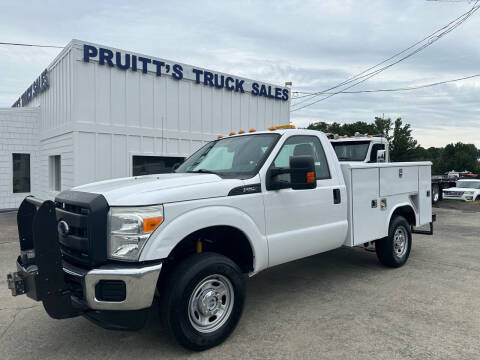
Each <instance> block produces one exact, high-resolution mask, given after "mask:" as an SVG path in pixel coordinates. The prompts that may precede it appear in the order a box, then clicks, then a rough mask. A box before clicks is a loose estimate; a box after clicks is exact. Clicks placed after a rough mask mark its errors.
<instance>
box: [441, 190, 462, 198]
mask: <svg viewBox="0 0 480 360" xmlns="http://www.w3.org/2000/svg"><path fill="white" fill-rule="evenodd" d="M445 195H447V196H459V197H461V196H462V195H463V191H445Z"/></svg>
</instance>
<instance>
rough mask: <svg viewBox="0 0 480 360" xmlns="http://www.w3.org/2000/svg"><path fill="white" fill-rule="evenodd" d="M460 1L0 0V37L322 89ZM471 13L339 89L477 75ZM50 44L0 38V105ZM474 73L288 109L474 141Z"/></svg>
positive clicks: (430, 27)
mask: <svg viewBox="0 0 480 360" xmlns="http://www.w3.org/2000/svg"><path fill="white" fill-rule="evenodd" d="M472 5H473V4H472V3H471V2H469V1H465V2H455V1H453V2H448V1H447V2H438V1H426V0H402V1H392V0H383V1H380V0H365V1H363V0H351V1H346V0H345V1H343V0H323V1H306V0H299V1H288V2H287V1H285V2H283V1H275V2H273V1H258V0H257V1H245V0H242V1H168V2H167V1H153V0H152V1H136V2H133V1H121V0H115V1H108V0H104V1H101V2H99V1H95V2H93V1H92V2H87V1H78V2H67V1H42V2H39V1H32V2H29V1H9V2H3V4H2V11H1V13H0V42H24V43H37V44H47V45H59V46H64V45H66V44H67V43H68V42H69V41H70V40H71V39H73V38H75V39H80V40H85V41H90V42H94V43H99V44H104V45H108V46H113V47H117V48H121V49H125V50H130V51H136V52H140V53H144V54H148V55H152V56H157V57H161V58H165V59H169V60H172V61H178V62H183V63H188V64H192V65H197V66H202V67H206V68H211V69H214V70H218V71H223V72H227V73H232V74H235V75H239V76H244V77H248V78H253V79H256V80H261V81H265V82H272V83H275V84H283V83H284V82H285V81H292V82H293V91H315V90H323V89H325V88H328V87H330V86H333V85H336V84H337V83H339V82H341V81H343V80H345V79H347V78H348V77H350V76H352V75H354V74H356V73H358V72H360V71H362V70H364V69H366V68H368V67H369V66H372V65H375V64H376V63H378V62H380V61H382V60H384V59H386V58H388V57H389V56H391V55H393V54H395V53H396V52H398V51H400V50H403V49H404V48H406V47H408V46H410V45H411V44H413V43H414V42H416V41H418V40H420V39H422V38H423V37H424V36H426V35H427V34H430V33H432V32H433V31H435V30H437V29H438V28H440V27H442V26H444V25H446V24H447V23H448V22H450V21H451V20H453V19H454V18H456V17H457V16H459V15H460V14H462V13H464V12H465V11H467V10H468V9H469V8H471V7H472ZM479 35H480V11H478V12H477V13H476V14H475V15H474V16H473V17H472V18H470V19H469V20H468V21H467V22H466V23H464V24H463V25H461V26H460V27H459V28H457V29H456V30H454V31H453V32H452V33H450V34H448V35H447V36H446V37H443V38H442V39H440V40H439V41H438V42H436V43H435V44H433V45H432V46H430V47H428V48H427V49H425V50H424V51H422V52H420V53H419V54H417V55H415V56H413V57H411V58H410V59H408V60H406V61H404V62H402V63H400V64H398V65H396V66H394V67H392V68H391V69H389V70H387V71H385V72H382V73H381V74H379V75H377V76H376V77H374V78H372V79H370V80H368V81H366V82H365V83H363V84H361V85H358V86H357V87H355V88H353V89H351V90H362V89H378V88H398V87H405V86H412V85H421V84H425V83H430V82H437V81H443V80H448V79H453V78H459V77H463V76H470V75H474V74H479V73H480V66H479V64H480V46H479V41H478V39H479ZM59 52H60V50H59V49H39V48H21V47H7V46H2V45H0V107H2V106H5V107H7V106H11V105H12V103H13V102H14V101H15V100H16V99H17V98H18V96H19V95H20V94H21V93H22V92H23V91H24V90H25V89H26V88H27V87H28V86H29V85H30V84H31V83H32V82H33V80H34V79H35V78H36V77H37V76H38V75H39V74H40V73H41V71H42V70H43V69H44V68H45V67H46V66H48V65H49V64H50V62H51V61H52V60H53V58H54V57H55V56H56V55H57V54H58V53H59ZM479 97H480V78H476V79H472V80H466V81H462V82H458V83H453V84H447V85H441V86H436V87H431V88H426V89H422V90H417V91H409V92H397V93H375V94H340V95H336V96H333V97H332V98H330V99H328V100H325V101H322V102H319V103H318V104H316V105H314V106H311V107H308V108H306V109H304V110H301V111H298V112H293V113H292V116H291V119H292V121H293V122H294V123H295V124H296V125H297V126H306V125H308V124H309V123H311V122H314V121H328V122H332V121H337V122H354V121H359V120H361V121H367V122H369V121H372V120H373V118H374V116H382V114H385V117H390V118H392V119H393V118H396V117H402V118H403V120H404V121H405V122H408V123H410V124H411V125H412V128H413V129H414V136H415V138H416V139H417V140H418V141H419V143H420V144H421V145H423V146H427V147H428V146H443V145H445V144H447V143H450V142H457V141H462V142H467V143H468V142H470V143H475V144H476V145H477V147H480V117H479V115H480V105H479Z"/></svg>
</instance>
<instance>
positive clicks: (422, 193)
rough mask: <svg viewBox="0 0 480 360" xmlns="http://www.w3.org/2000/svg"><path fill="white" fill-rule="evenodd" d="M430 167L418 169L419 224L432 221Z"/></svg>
mask: <svg viewBox="0 0 480 360" xmlns="http://www.w3.org/2000/svg"><path fill="white" fill-rule="evenodd" d="M431 169H432V168H431V166H420V167H419V168H418V198H419V202H418V203H419V204H418V206H419V224H418V225H423V224H428V223H429V222H431V221H432V170H431Z"/></svg>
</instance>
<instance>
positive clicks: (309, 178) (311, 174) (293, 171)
mask: <svg viewBox="0 0 480 360" xmlns="http://www.w3.org/2000/svg"><path fill="white" fill-rule="evenodd" d="M290 183H291V186H292V189H293V190H306V189H315V188H316V187H317V179H316V174H315V161H314V160H313V156H311V155H298V156H292V157H291V158H290Z"/></svg>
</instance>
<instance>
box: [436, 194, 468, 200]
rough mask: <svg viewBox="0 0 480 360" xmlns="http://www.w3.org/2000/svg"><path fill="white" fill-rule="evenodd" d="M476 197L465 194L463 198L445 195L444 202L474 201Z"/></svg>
mask: <svg viewBox="0 0 480 360" xmlns="http://www.w3.org/2000/svg"><path fill="white" fill-rule="evenodd" d="M474 196H475V195H468V194H463V195H461V196H456V195H448V194H445V193H443V199H444V200H461V201H473V200H474V198H473V197H474Z"/></svg>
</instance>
